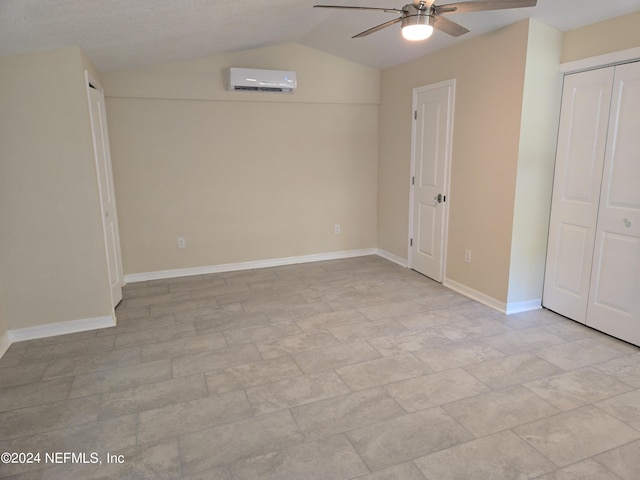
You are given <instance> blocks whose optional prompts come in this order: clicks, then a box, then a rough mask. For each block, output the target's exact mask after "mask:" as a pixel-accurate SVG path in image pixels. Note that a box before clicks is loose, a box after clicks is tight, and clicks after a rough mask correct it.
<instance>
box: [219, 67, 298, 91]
mask: <svg viewBox="0 0 640 480" xmlns="http://www.w3.org/2000/svg"><path fill="white" fill-rule="evenodd" d="M296 83H297V82H296V72H289V71H284V70H261V69H257V68H235V67H230V68H229V77H228V83H227V88H228V89H229V90H235V91H237V90H244V91H250V92H275V93H293V91H294V90H295V89H296Z"/></svg>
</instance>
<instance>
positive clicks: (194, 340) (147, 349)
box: [140, 333, 228, 361]
mask: <svg viewBox="0 0 640 480" xmlns="http://www.w3.org/2000/svg"><path fill="white" fill-rule="evenodd" d="M227 346H228V345H227V342H226V340H225V339H224V335H223V334H222V333H211V334H209V335H205V334H202V335H196V336H193V337H185V338H178V339H173V340H168V341H166V342H156V343H147V344H145V345H142V347H141V350H140V355H141V357H142V359H143V360H144V361H150V360H158V359H161V358H170V357H180V356H182V355H191V354H195V353H203V352H209V351H213V350H219V349H221V348H225V347H227Z"/></svg>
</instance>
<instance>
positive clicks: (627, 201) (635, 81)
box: [586, 62, 640, 345]
mask: <svg viewBox="0 0 640 480" xmlns="http://www.w3.org/2000/svg"><path fill="white" fill-rule="evenodd" d="M608 123H609V128H608V130H609V133H608V136H607V147H606V152H605V157H604V171H603V177H602V192H601V194H600V208H599V211H598V224H597V230H596V238H595V247H594V253H593V267H592V273H591V286H590V291H589V302H588V307H587V321H586V323H587V325H589V326H591V327H593V328H596V329H598V330H601V331H603V332H606V333H608V334H610V335H613V336H615V337H617V338H621V339H623V340H626V341H628V342H631V343H633V344H635V345H640V62H636V63H629V64H626V65H619V66H617V67H615V77H614V83H613V95H612V99H611V113H610V115H609V122H608Z"/></svg>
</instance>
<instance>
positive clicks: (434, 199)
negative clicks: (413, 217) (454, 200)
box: [433, 193, 442, 203]
mask: <svg viewBox="0 0 640 480" xmlns="http://www.w3.org/2000/svg"><path fill="white" fill-rule="evenodd" d="M433 201H434V202H436V203H442V194H441V193H439V194H438V195H436V196H435V197H433Z"/></svg>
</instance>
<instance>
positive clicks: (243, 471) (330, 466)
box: [231, 435, 368, 480]
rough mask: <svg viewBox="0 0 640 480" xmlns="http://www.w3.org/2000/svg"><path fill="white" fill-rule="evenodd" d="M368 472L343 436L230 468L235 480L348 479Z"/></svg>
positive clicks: (251, 460) (241, 462)
mask: <svg viewBox="0 0 640 480" xmlns="http://www.w3.org/2000/svg"><path fill="white" fill-rule="evenodd" d="M366 472H368V470H367V467H365V465H364V464H363V463H362V460H361V459H360V457H359V456H358V454H357V453H356V451H355V450H354V449H353V447H352V446H351V444H350V443H349V441H348V440H347V439H346V438H345V437H344V436H343V435H336V436H332V437H325V438H322V439H319V440H315V441H312V442H308V443H302V444H300V445H295V446H293V447H290V448H288V449H286V450H282V451H280V452H273V453H267V454H263V455H259V456H256V457H252V458H249V459H246V460H242V461H240V462H238V463H236V464H235V465H233V466H232V467H231V473H232V476H233V478H234V480H254V479H258V478H259V479H260V480H282V479H288V478H290V479H295V478H299V479H305V480H327V479H332V478H335V479H339V478H343V479H348V478H353V477H355V476H357V475H359V474H361V473H366Z"/></svg>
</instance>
